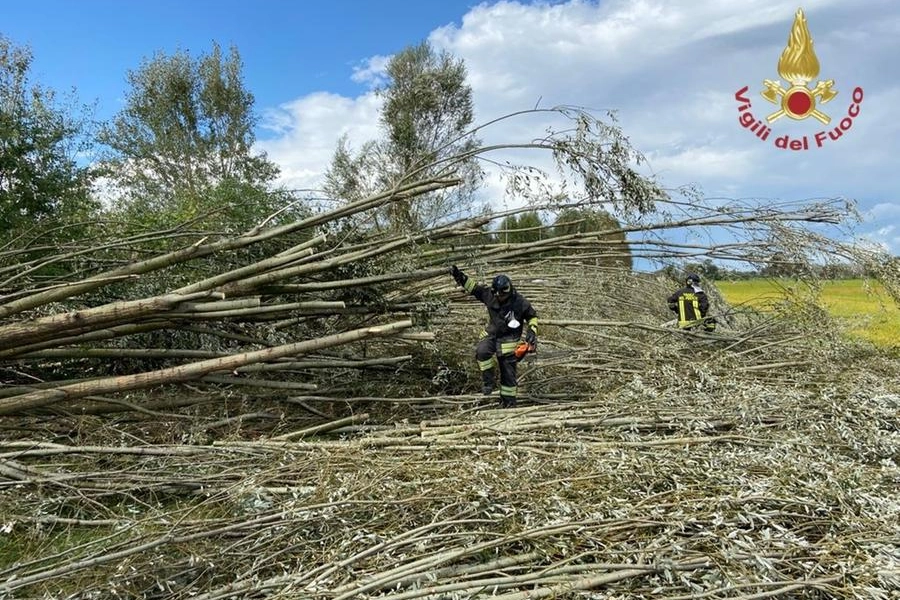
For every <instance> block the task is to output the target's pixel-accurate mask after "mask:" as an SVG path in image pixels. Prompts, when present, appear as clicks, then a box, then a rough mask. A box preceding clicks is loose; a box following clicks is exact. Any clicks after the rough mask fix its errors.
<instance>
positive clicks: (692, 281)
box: [667, 273, 716, 331]
mask: <svg viewBox="0 0 900 600" xmlns="http://www.w3.org/2000/svg"><path fill="white" fill-rule="evenodd" d="M684 283H685V285H684V287H683V288H681V289H679V290H677V291H676V292H675V293H674V294H672V295H671V296H669V298H668V300H667V302H668V305H669V309H670V310H671V311H672V312H674V313H676V314H677V315H678V327H679V328H680V329H694V328H695V327H697V326H698V325H699V326H701V327H703V330H704V331H715V329H716V320H715V319H714V318H712V317H707V316H706V313H707V311H709V298H707V297H706V292H704V291H703V288H701V287H700V276H699V275H697V274H696V273H690V274H688V276H687V277H686V278H685V281H684Z"/></svg>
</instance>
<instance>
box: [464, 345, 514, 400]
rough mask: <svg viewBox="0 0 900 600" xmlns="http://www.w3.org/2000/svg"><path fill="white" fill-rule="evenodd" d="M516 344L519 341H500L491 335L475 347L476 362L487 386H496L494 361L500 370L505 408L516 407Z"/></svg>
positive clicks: (501, 391) (502, 398) (501, 392)
mask: <svg viewBox="0 0 900 600" xmlns="http://www.w3.org/2000/svg"><path fill="white" fill-rule="evenodd" d="M516 343H517V340H498V339H497V338H496V337H494V336H490V335H489V336H487V337H483V338H481V340H480V341H479V342H478V345H477V346H476V347H475V360H476V361H478V366H479V368H480V369H481V377H482V379H483V382H484V384H485V385H486V386H490V387H493V386H494V364H495V362H494V361H496V364H497V365H498V366H499V368H500V403H501V404H502V405H503V406H515V405H516V397H517V395H518V392H517V387H516V385H517V379H516V355H515V348H516Z"/></svg>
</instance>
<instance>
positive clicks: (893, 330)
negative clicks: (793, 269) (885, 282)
mask: <svg viewBox="0 0 900 600" xmlns="http://www.w3.org/2000/svg"><path fill="white" fill-rule="evenodd" d="M716 287H717V288H718V289H719V291H720V292H721V293H722V296H723V297H724V298H725V300H726V301H727V302H728V303H729V304H731V305H732V306H736V305H740V304H743V305H750V306H754V307H756V308H759V309H762V310H766V309H767V308H771V306H772V305H773V304H775V303H778V302H779V301H781V300H782V299H783V298H784V297H785V295H786V294H787V293H788V292H787V290H794V291H795V292H798V293H800V292H804V291H805V290H806V288H805V286H802V285H800V284H798V283H797V282H796V281H792V280H786V279H783V280H768V279H749V280H745V281H717V282H716ZM819 300H820V302H821V303H822V305H823V306H824V307H825V308H827V309H828V312H829V313H831V315H832V316H834V317H835V318H836V319H837V320H838V321H839V322H840V323H841V324H842V325H844V326H845V327H847V332H848V333H849V334H850V335H853V336H857V337H860V338H863V339H866V340H869V341H871V342H872V343H874V344H877V345H879V346H882V347H885V348H892V347H893V348H897V347H900V308H898V307H897V304H896V303H895V302H894V300H893V299H892V298H891V297H890V296H889V295H888V294H887V292H886V291H885V290H884V288H883V287H882V286H881V284H880V283H879V282H877V281H872V280H863V279H842V280H835V281H826V282H824V285H823V286H822V291H821V295H820V297H819Z"/></svg>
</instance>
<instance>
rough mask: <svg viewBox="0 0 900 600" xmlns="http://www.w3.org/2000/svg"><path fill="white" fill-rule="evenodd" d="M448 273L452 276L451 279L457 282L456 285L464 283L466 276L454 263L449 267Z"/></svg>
mask: <svg viewBox="0 0 900 600" xmlns="http://www.w3.org/2000/svg"><path fill="white" fill-rule="evenodd" d="M450 275H451V276H452V277H453V280H454V281H455V282H456V283H457V285H462V286H464V285H466V280H467V279H468V277H467V276H466V274H465V273H463V272H462V271H460V270H459V268H458V267H457V266H456V265H453V266H452V267H450Z"/></svg>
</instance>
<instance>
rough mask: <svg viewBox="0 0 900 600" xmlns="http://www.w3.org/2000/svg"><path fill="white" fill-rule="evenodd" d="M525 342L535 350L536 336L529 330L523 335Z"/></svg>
mask: <svg viewBox="0 0 900 600" xmlns="http://www.w3.org/2000/svg"><path fill="white" fill-rule="evenodd" d="M525 341H526V342H527V343H529V344H531V345H532V346H534V347H535V348H537V334H536V333H535V332H534V331H532V330H531V329H529V330H528V333H526V334H525Z"/></svg>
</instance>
